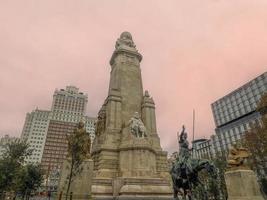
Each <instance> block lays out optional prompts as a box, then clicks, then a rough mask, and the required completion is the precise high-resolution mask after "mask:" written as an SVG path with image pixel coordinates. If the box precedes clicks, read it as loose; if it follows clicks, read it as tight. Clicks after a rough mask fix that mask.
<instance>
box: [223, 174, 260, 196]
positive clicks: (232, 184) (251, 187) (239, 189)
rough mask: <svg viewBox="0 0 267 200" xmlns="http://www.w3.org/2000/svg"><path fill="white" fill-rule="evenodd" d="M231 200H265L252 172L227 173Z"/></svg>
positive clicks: (226, 177) (227, 185) (227, 184)
mask: <svg viewBox="0 0 267 200" xmlns="http://www.w3.org/2000/svg"><path fill="white" fill-rule="evenodd" d="M225 181H226V187H227V191H228V199H229V200H264V198H263V197H262V194H261V192H260V188H259V184H258V182H257V179H256V175H255V173H254V172H253V171H252V170H244V169H238V170H233V171H228V172H226V173H225Z"/></svg>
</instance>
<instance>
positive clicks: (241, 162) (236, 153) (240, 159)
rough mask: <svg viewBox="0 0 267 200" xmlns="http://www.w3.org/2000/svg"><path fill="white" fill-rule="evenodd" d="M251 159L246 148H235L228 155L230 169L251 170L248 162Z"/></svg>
mask: <svg viewBox="0 0 267 200" xmlns="http://www.w3.org/2000/svg"><path fill="white" fill-rule="evenodd" d="M248 158H249V153H248V150H247V149H246V148H243V147H238V146H234V147H233V148H232V149H231V150H230V151H229V154H228V159H227V164H228V168H231V169H234V168H246V169H247V168H249V167H248V165H247V160H248Z"/></svg>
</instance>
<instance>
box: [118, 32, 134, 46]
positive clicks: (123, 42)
mask: <svg viewBox="0 0 267 200" xmlns="http://www.w3.org/2000/svg"><path fill="white" fill-rule="evenodd" d="M125 47H126V48H129V47H130V48H133V49H135V44H134V42H133V39H132V35H131V33H129V32H126V31H125V32H123V33H122V34H121V35H120V38H119V39H118V40H117V42H116V46H115V48H116V49H121V48H125Z"/></svg>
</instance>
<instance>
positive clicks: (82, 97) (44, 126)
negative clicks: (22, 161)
mask: <svg viewBox="0 0 267 200" xmlns="http://www.w3.org/2000/svg"><path fill="white" fill-rule="evenodd" d="M87 101H88V97H87V94H83V93H82V92H79V88H77V87H75V86H67V87H66V88H65V89H60V90H58V89H56V90H55V92H54V95H53V103H52V107H51V110H40V109H38V108H37V109H35V110H34V111H32V112H31V113H27V114H26V118H25V123H24V126H23V130H22V134H21V139H23V140H27V142H28V143H29V144H30V148H31V149H33V154H32V155H31V156H29V157H28V158H27V159H26V163H32V164H39V163H41V160H42V156H43V153H44V149H45V148H44V147H45V145H49V144H47V143H46V139H47V133H48V129H49V125H50V124H51V123H52V122H55V121H56V122H64V123H71V124H75V123H78V122H80V121H83V122H84V123H85V128H86V131H87V132H88V133H89V134H90V136H91V138H92V139H93V138H94V134H95V132H94V123H95V120H96V119H95V118H93V117H88V116H86V115H85V111H86V106H87ZM50 137H51V134H50ZM50 139H51V138H50ZM52 140H54V139H53V138H52Z"/></svg>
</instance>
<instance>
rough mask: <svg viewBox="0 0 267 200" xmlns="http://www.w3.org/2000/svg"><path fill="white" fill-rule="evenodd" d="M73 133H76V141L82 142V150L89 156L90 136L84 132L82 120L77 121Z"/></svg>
mask: <svg viewBox="0 0 267 200" xmlns="http://www.w3.org/2000/svg"><path fill="white" fill-rule="evenodd" d="M74 134H75V135H76V137H75V138H77V140H79V141H78V142H81V143H82V144H84V146H83V148H84V152H85V153H86V157H88V158H89V157H90V152H91V138H90V136H89V134H88V133H87V132H86V130H85V127H84V123H83V122H82V121H81V122H79V123H78V126H77V128H76V129H75V130H74ZM75 142H76V141H75Z"/></svg>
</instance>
